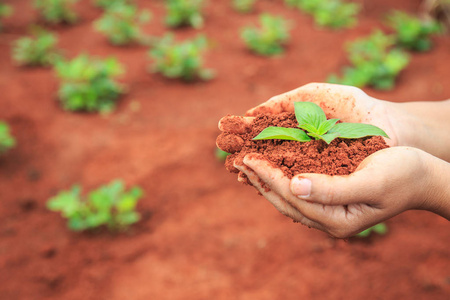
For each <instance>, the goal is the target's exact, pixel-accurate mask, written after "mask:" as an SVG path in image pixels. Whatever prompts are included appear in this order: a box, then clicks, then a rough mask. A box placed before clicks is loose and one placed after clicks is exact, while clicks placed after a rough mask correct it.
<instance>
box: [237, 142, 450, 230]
mask: <svg viewBox="0 0 450 300" xmlns="http://www.w3.org/2000/svg"><path fill="white" fill-rule="evenodd" d="M446 164H447V163H445V162H443V161H440V160H439V159H437V158H435V157H433V156H431V155H430V154H428V153H426V152H424V151H422V150H419V149H416V148H410V147H393V148H387V149H383V150H380V151H378V152H375V153H374V154H372V155H370V156H369V157H367V158H366V159H365V160H364V161H363V162H362V163H361V164H360V165H359V167H358V168H357V170H356V171H355V172H354V173H352V174H350V175H346V176H329V175H322V174H310V173H308V174H298V175H296V176H295V177H294V178H292V179H291V180H290V179H289V178H288V177H286V176H285V175H284V174H283V172H282V171H281V170H280V169H278V168H275V167H273V166H272V165H271V164H270V162H268V161H267V160H265V159H264V157H262V156H261V155H259V154H256V153H251V154H248V155H246V156H245V158H244V160H243V164H241V165H240V164H237V163H235V165H234V166H235V167H236V168H237V169H238V170H240V171H242V172H243V173H244V174H245V175H246V176H247V177H248V179H249V180H250V182H251V183H252V185H253V186H254V187H255V188H256V189H258V191H259V192H260V193H261V194H262V195H263V196H264V197H265V198H266V199H267V200H269V201H270V202H271V203H272V204H273V205H274V206H275V207H276V208H277V209H278V210H279V211H280V212H281V213H283V214H284V215H286V216H289V217H290V218H292V219H293V220H294V221H296V222H300V223H302V224H303V225H306V226H309V227H313V228H317V229H320V230H322V231H324V232H327V233H328V234H330V235H332V236H334V237H338V238H346V237H350V236H352V235H354V234H356V233H358V232H360V231H362V230H364V229H367V228H369V227H371V226H373V225H375V224H377V223H379V222H381V221H384V220H386V219H388V218H390V217H393V216H395V215H397V214H399V213H401V212H403V211H405V210H408V209H427V210H430V211H434V212H436V213H439V210H440V209H441V208H442V207H444V206H445V205H444V204H443V203H439V201H437V200H436V199H439V198H440V194H442V191H443V189H444V188H447V184H445V182H444V183H443V184H442V185H440V184H439V179H438V178H439V177H442V175H443V174H445V173H446V172H447V171H445V173H443V174H440V172H436V170H437V169H439V168H438V167H439V166H441V165H446ZM447 168H448V166H447ZM447 205H448V204H447ZM447 210H448V207H447ZM440 212H441V214H442V212H443V211H440Z"/></svg>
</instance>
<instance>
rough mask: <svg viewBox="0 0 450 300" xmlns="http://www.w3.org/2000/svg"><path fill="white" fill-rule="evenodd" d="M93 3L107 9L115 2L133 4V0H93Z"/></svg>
mask: <svg viewBox="0 0 450 300" xmlns="http://www.w3.org/2000/svg"><path fill="white" fill-rule="evenodd" d="M93 2H94V5H95V6H97V7H101V8H103V9H108V8H110V7H112V6H114V5H116V4H117V3H121V4H134V0H93Z"/></svg>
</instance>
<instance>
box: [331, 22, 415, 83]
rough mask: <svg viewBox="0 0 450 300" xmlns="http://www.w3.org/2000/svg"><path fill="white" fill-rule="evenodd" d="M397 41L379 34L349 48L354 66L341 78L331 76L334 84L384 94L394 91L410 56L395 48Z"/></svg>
mask: <svg viewBox="0 0 450 300" xmlns="http://www.w3.org/2000/svg"><path fill="white" fill-rule="evenodd" d="M394 44H395V37H394V36H392V35H385V34H384V33H383V32H381V31H379V30H377V31H375V32H374V33H372V34H371V35H370V36H369V37H367V38H363V39H359V40H356V41H354V42H352V43H350V44H348V45H347V52H348V59H349V60H350V62H351V64H352V66H350V67H346V68H344V70H343V76H342V77H341V78H339V77H338V76H336V75H331V76H330V77H329V78H328V82H330V83H339V84H345V85H352V86H356V87H364V86H372V87H374V88H376V89H380V90H389V89H392V88H393V87H394V85H395V79H396V77H397V76H398V74H399V73H400V72H401V71H402V70H403V69H404V68H405V67H406V66H407V65H408V63H409V55H408V54H407V53H406V52H405V51H403V50H401V49H398V48H393V46H394Z"/></svg>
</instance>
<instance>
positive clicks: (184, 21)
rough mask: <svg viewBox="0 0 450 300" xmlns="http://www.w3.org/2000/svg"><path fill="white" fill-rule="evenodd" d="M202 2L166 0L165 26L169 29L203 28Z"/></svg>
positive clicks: (199, 0) (195, 0) (200, 0)
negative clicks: (182, 27) (181, 27)
mask: <svg viewBox="0 0 450 300" xmlns="http://www.w3.org/2000/svg"><path fill="white" fill-rule="evenodd" d="M202 5H203V0H167V1H166V9H167V17H166V24H167V26H169V27H180V26H192V27H194V28H201V27H203V15H202V13H201V8H202Z"/></svg>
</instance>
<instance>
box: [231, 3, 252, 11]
mask: <svg viewBox="0 0 450 300" xmlns="http://www.w3.org/2000/svg"><path fill="white" fill-rule="evenodd" d="M255 2H256V0H232V2H231V5H232V7H233V9H234V10H236V11H237V12H240V13H249V12H251V11H252V10H253V8H254V5H255Z"/></svg>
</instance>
